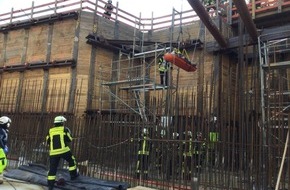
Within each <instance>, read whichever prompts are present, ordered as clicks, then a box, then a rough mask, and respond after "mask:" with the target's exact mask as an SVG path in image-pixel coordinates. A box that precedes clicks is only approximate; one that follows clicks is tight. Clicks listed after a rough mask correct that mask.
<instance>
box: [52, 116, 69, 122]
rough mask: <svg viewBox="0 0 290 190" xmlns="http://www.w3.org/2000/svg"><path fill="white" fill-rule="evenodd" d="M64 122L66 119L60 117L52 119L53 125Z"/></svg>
mask: <svg viewBox="0 0 290 190" xmlns="http://www.w3.org/2000/svg"><path fill="white" fill-rule="evenodd" d="M64 122H66V118H65V117H63V116H62V115H60V116H56V117H55V118H54V122H53V123H64Z"/></svg>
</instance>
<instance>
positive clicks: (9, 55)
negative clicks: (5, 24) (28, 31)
mask: <svg viewBox="0 0 290 190" xmlns="http://www.w3.org/2000/svg"><path fill="white" fill-rule="evenodd" d="M25 36H26V35H25V30H24V29H20V30H12V31H10V32H9V33H8V37H7V44H6V63H5V64H6V65H16V64H20V63H21V59H22V56H23V53H24V52H25V48H26V47H25V40H26V37H25Z"/></svg>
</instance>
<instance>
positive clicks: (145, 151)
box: [136, 128, 150, 179]
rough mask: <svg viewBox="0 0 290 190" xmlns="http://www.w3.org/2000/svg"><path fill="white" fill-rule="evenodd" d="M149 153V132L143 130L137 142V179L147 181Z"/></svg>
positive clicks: (145, 129)
mask: <svg viewBox="0 0 290 190" xmlns="http://www.w3.org/2000/svg"><path fill="white" fill-rule="evenodd" d="M149 153H150V142H149V131H148V129H147V128H144V129H143V130H142V134H141V139H140V140H139V148H138V160H137V165H136V177H137V178H140V177H141V176H142V177H143V178H144V179H148V168H149V167H148V165H149Z"/></svg>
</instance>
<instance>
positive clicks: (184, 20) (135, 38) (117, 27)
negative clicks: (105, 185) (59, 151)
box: [0, 0, 290, 190]
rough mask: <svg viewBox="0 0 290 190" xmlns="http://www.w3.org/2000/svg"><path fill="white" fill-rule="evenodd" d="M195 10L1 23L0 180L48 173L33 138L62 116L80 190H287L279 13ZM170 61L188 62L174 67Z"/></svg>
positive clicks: (289, 14) (271, 1)
mask: <svg viewBox="0 0 290 190" xmlns="http://www.w3.org/2000/svg"><path fill="white" fill-rule="evenodd" d="M206 2H208V1H201V0H187V1H182V3H184V4H185V3H186V4H189V5H190V7H191V9H189V10H185V11H182V12H180V11H177V10H176V9H174V8H173V9H172V14H169V15H164V16H160V17H155V16H154V13H152V17H151V18H143V17H142V15H141V14H140V15H139V16H138V15H137V16H136V15H133V14H131V13H130V12H127V11H126V10H122V9H121V8H119V2H115V1H114V2H113V8H112V10H110V11H111V12H110V14H109V15H107V14H105V13H106V11H108V10H107V8H105V6H106V4H107V2H106V1H103V0H51V2H50V3H46V4H42V5H35V4H34V3H33V2H32V4H31V5H30V6H29V5H27V8H23V9H20V10H14V9H13V8H12V9H11V11H10V12H7V13H0V47H1V48H0V50H1V51H0V116H3V115H5V116H9V117H10V118H11V119H12V124H11V127H10V129H9V141H8V145H9V150H10V151H9V153H8V155H7V158H8V160H9V165H8V169H16V168H18V167H19V166H23V165H24V166H25V165H28V164H31V163H36V164H40V165H44V166H47V167H49V156H48V146H47V145H46V143H45V137H46V135H47V133H48V131H49V129H50V128H51V127H52V126H53V119H54V117H55V116H58V115H63V116H64V117H66V119H67V122H66V124H65V125H66V126H67V127H69V128H70V130H71V132H72V136H73V142H72V143H71V149H72V151H73V153H74V155H75V157H76V160H77V163H78V169H79V172H80V174H81V175H82V176H85V177H90V178H97V179H100V180H113V181H118V182H120V183H126V184H129V185H128V187H135V186H143V187H147V188H153V189H162V190H166V189H168V190H172V189H181V190H187V189H188V190H189V189H191V190H206V189H214V190H216V189H221V190H223V189H238V190H249V189H253V190H257V189H259V190H272V189H275V190H287V189H290V163H289V162H288V161H289V157H290V150H289V147H288V145H289V127H290V124H289V122H288V120H289V119H290V0H249V2H248V1H247V2H246V1H243V0H228V1H222V0H216V1H211V2H212V3H211V4H210V3H209V4H208V3H206ZM174 50H180V52H181V54H182V56H183V58H184V59H186V60H187V62H186V63H184V64H183V65H177V64H176V61H175V59H178V58H180V57H178V56H179V54H178V56H177V55H175V57H174V54H173V53H172V52H173V51H174ZM166 54H170V55H171V56H173V59H172V60H170V61H168V64H169V67H168V70H167V81H166V84H164V82H162V81H161V77H160V67H159V65H160V62H159V60H160V58H162V57H163V56H164V57H165V55H166ZM191 68H193V69H191ZM145 141H146V146H148V149H146V151H145V150H141V149H142V148H143V149H145V148H144V146H145V145H144V144H145ZM140 143H143V144H141V145H140ZM141 152H146V154H143V155H141ZM59 167H60V168H66V167H67V163H66V162H63V163H61V165H59ZM45 174H46V173H45ZM43 177H44V178H45V177H46V176H45V175H43ZM22 180H24V179H22ZM24 181H25V180H24ZM35 183H37V182H35ZM0 188H1V187H0ZM67 189H70V188H67ZM76 189H77V188H76ZM79 189H81V188H79ZM87 189H89V188H87ZM96 189H102V188H96ZM113 189H114V188H113ZM115 189H126V186H125V187H123V188H120V187H119V188H115Z"/></svg>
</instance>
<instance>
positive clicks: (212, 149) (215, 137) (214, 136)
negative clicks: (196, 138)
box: [207, 116, 219, 166]
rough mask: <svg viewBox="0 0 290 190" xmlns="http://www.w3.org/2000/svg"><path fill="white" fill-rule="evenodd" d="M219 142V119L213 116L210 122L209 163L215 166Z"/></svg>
mask: <svg viewBox="0 0 290 190" xmlns="http://www.w3.org/2000/svg"><path fill="white" fill-rule="evenodd" d="M218 141H219V132H218V131H217V117H216V116H213V118H212V120H211V122H210V132H209V140H208V145H207V148H208V154H209V158H208V159H209V163H210V164H211V165H212V166H214V165H215V162H216V158H217V156H218V155H217V153H218V152H217V144H218Z"/></svg>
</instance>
